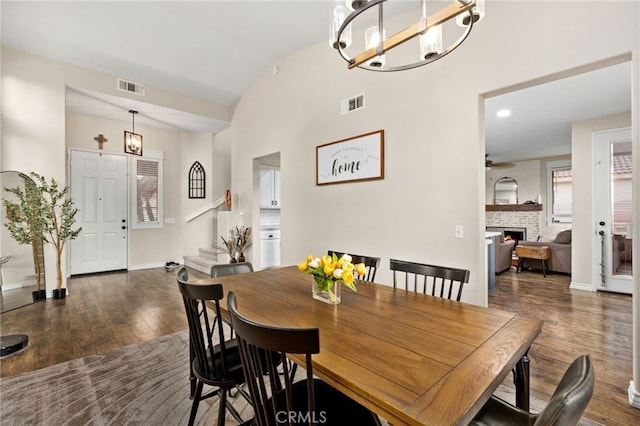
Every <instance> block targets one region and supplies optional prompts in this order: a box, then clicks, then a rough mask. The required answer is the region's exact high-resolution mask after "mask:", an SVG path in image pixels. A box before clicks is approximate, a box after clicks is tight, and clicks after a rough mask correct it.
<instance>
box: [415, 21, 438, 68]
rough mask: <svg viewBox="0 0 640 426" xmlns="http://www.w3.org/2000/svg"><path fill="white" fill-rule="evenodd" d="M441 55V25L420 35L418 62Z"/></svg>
mask: <svg viewBox="0 0 640 426" xmlns="http://www.w3.org/2000/svg"><path fill="white" fill-rule="evenodd" d="M440 53H442V25H437V26H435V27H431V28H429V29H428V30H427V31H425V32H424V34H421V35H420V60H422V59H429V58H432V57H434V56H436V55H439V54H440Z"/></svg>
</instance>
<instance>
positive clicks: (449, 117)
mask: <svg viewBox="0 0 640 426" xmlns="http://www.w3.org/2000/svg"><path fill="white" fill-rule="evenodd" d="M532 4H533V3H531V4H530V3H527V2H490V3H489V4H488V5H487V15H486V18H485V20H484V21H483V22H482V23H481V24H480V25H478V26H477V27H476V28H475V29H474V30H473V32H472V34H471V36H470V38H469V39H468V40H467V41H466V42H465V43H464V44H463V45H462V46H461V47H460V48H459V49H458V50H456V51H455V52H454V53H452V54H451V55H450V56H448V57H446V58H445V59H443V60H441V61H438V62H436V63H434V64H431V65H428V66H426V67H422V68H418V69H415V70H411V71H404V72H400V73H372V72H367V71H363V70H351V71H349V70H347V68H346V64H345V63H344V62H343V61H342V60H341V59H340V58H339V57H338V55H337V54H336V53H335V52H333V51H332V50H331V49H330V48H328V47H327V43H319V44H318V45H315V46H311V47H309V48H307V49H305V50H302V51H299V52H297V53H295V54H293V55H291V56H289V57H286V58H283V59H282V60H280V61H279V62H278V63H277V64H275V65H277V66H278V67H279V73H278V74H277V75H275V76H274V75H272V74H271V73H270V72H265V73H264V74H263V75H262V77H261V78H260V79H258V80H257V81H256V83H255V84H254V85H253V87H252V88H251V89H250V90H249V91H247V92H246V93H245V95H244V96H243V97H242V99H241V101H240V102H239V104H238V106H237V108H236V112H235V115H234V119H233V121H232V128H233V134H234V137H233V143H232V158H233V168H232V180H233V189H234V191H235V192H236V193H238V194H240V195H239V196H240V197H247V198H250V197H251V196H252V175H251V170H252V169H251V165H252V159H253V158H255V157H259V156H262V155H265V154H268V153H270V152H277V151H280V152H281V171H282V197H283V199H287V200H296V203H295V204H294V203H286V205H284V206H283V209H282V217H281V218H282V258H283V264H295V263H298V262H299V261H300V260H301V259H302V258H303V257H304V256H305V255H306V254H308V253H310V252H313V253H316V254H317V253H322V252H324V251H326V250H327V249H329V248H331V249H336V250H346V251H352V252H357V253H360V254H369V255H377V256H381V257H382V268H381V271H380V273H379V274H378V275H377V278H378V279H379V280H380V281H382V282H390V281H391V274H390V272H389V271H388V265H389V263H388V262H389V258H390V257H395V258H400V259H407V260H415V261H421V262H429V263H436V264H444V265H450V266H457V267H464V268H468V269H470V270H471V285H470V286H469V287H468V290H465V293H464V295H463V299H464V300H466V301H470V302H473V303H477V304H485V303H486V296H487V290H486V288H485V285H484V278H483V277H484V276H485V264H484V242H483V232H484V205H485V196H484V187H485V182H484V174H485V170H484V136H483V131H484V130H483V121H484V117H483V116H481V115H480V114H481V111H482V109H483V108H482V105H483V102H482V100H481V99H480V96H481V95H482V94H483V93H489V92H492V91H495V90H498V89H501V88H504V87H509V86H512V85H515V84H518V83H521V82H525V81H529V80H534V79H538V78H542V77H544V76H547V75H551V74H554V73H558V72H561V71H564V70H567V69H570V68H574V67H577V66H582V65H584V64H588V63H592V62H596V61H599V60H602V59H604V58H608V57H612V56H617V55H622V54H626V53H629V52H630V51H631V50H632V49H634V48H636V49H637V48H638V43H639V41H638V39H637V37H634V35H635V33H636V29H637V27H638V4H637V3H633V2H615V3H609V2H585V3H581V4H580V7H576V6H577V5H576V3H574V2H535V6H532ZM522 16H526V17H527V19H517V17H522ZM567 25H572V28H571V30H570V31H568V30H567ZM593 28H599V30H598V31H593ZM601 34H607V37H602V36H601ZM567 52H571V55H568V54H567ZM363 92H364V93H365V96H366V107H365V108H364V109H363V110H361V111H358V112H354V113H351V114H348V115H345V116H340V115H339V103H340V101H341V100H342V99H345V98H347V97H350V96H353V95H356V94H359V93H363ZM378 129H384V130H385V138H386V141H385V143H386V145H385V162H386V163H385V168H386V170H385V179H384V180H379V181H371V182H361V183H350V184H342V185H329V186H323V187H317V186H315V175H314V174H315V147H316V146H317V145H320V144H323V143H327V142H331V141H335V140H339V139H343V138H346V137H349V136H355V135H358V134H361V133H365V132H370V131H373V130H378ZM245 194H246V195H245ZM251 205H252V202H251V200H246V201H245V202H243V205H242V206H241V208H244V209H247V208H249V207H251ZM255 216H256V214H255V212H254V217H253V221H254V226H255V224H256V217H255ZM455 225H463V226H464V239H455V238H454V232H453V231H454V226H455Z"/></svg>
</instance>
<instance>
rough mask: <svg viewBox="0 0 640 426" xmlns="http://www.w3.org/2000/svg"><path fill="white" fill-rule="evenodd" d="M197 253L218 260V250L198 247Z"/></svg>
mask: <svg viewBox="0 0 640 426" xmlns="http://www.w3.org/2000/svg"><path fill="white" fill-rule="evenodd" d="M198 255H199V256H200V257H204V258H206V259H211V260H213V261H217V260H218V250H216V249H213V248H199V249H198Z"/></svg>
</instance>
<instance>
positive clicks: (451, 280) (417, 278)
mask: <svg viewBox="0 0 640 426" xmlns="http://www.w3.org/2000/svg"><path fill="white" fill-rule="evenodd" d="M390 269H391V270H392V271H393V287H394V288H396V287H397V286H399V285H400V286H402V287H404V289H405V290H412V291H415V292H417V293H423V294H431V295H432V296H437V297H442V298H446V299H451V298H452V297H455V300H457V301H458V302H459V301H460V298H461V297H462V289H463V288H464V285H465V284H466V283H468V282H469V274H470V272H469V270H467V269H458V268H449V267H446V266H437V265H427V264H425V263H415V262H408V261H405V260H396V259H391V260H390ZM402 278H404V279H402ZM456 289H457V291H456Z"/></svg>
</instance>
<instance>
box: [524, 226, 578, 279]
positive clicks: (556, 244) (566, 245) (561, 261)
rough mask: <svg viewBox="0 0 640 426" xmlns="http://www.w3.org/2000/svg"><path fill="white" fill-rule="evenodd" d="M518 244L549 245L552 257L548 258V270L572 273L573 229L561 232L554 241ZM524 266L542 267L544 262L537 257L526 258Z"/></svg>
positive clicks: (531, 267) (530, 267)
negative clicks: (536, 258)
mask: <svg viewBox="0 0 640 426" xmlns="http://www.w3.org/2000/svg"><path fill="white" fill-rule="evenodd" d="M518 245H521V246H547V247H549V249H550V250H551V258H550V259H549V260H547V270H548V271H549V272H560V273H562V274H571V229H566V230H564V231H561V232H559V233H558V235H556V237H555V238H554V239H553V241H548V242H545V241H520V242H518ZM523 268H529V269H542V262H541V261H539V260H535V259H525V260H524V264H523Z"/></svg>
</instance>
